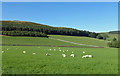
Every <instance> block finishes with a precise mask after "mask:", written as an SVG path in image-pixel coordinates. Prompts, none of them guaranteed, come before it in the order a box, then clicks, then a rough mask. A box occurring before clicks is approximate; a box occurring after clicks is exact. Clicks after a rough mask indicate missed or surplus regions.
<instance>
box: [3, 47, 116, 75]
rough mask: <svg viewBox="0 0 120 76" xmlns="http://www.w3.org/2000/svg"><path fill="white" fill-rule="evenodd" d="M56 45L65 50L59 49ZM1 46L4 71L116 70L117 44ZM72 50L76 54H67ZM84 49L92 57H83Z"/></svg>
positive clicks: (111, 72)
mask: <svg viewBox="0 0 120 76" xmlns="http://www.w3.org/2000/svg"><path fill="white" fill-rule="evenodd" d="M59 48H60V49H61V50H62V51H63V50H64V51H65V52H60V51H59ZM7 49H8V50H7ZM49 49H52V50H51V51H50V50H49ZM53 49H56V51H54V50H53ZM2 50H3V51H5V53H3V54H2V70H3V74H117V73H118V49H116V48H67V47H43V46H2ZM66 50H69V51H66ZM23 51H26V54H23V53H22V52H23ZM72 51H73V52H74V54H75V55H76V57H75V58H73V57H70V54H71V53H72ZM83 51H85V52H86V53H85V54H91V55H93V58H83V59H82V56H83V55H84V54H83V53H82V52H83ZM32 53H36V55H32ZM46 53H50V54H51V56H46V55H45V54H46ZM63 53H65V54H66V55H67V57H66V58H63V57H62V54H63Z"/></svg>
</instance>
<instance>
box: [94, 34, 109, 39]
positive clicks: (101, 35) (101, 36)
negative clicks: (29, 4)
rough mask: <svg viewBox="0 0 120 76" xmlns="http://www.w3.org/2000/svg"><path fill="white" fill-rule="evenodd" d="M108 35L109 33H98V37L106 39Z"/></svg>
mask: <svg viewBox="0 0 120 76" xmlns="http://www.w3.org/2000/svg"><path fill="white" fill-rule="evenodd" d="M108 37H109V36H108V35H107V34H104V33H102V34H98V35H97V37H96V38H97V39H103V40H106V39H107V38H108Z"/></svg>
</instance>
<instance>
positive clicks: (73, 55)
mask: <svg viewBox="0 0 120 76" xmlns="http://www.w3.org/2000/svg"><path fill="white" fill-rule="evenodd" d="M7 50H8V49H7ZM49 50H50V51H51V50H52V49H49ZM54 51H56V49H54ZM59 51H60V52H61V51H62V50H61V49H60V48H59ZM67 51H68V50H67ZM62 52H63V54H62V56H63V57H67V55H66V54H65V53H64V52H65V51H64V50H63V51H62ZM2 53H5V51H2ZM25 53H26V51H23V54H25ZM32 54H33V55H35V54H36V53H32ZM83 54H85V51H83ZM45 55H46V56H51V54H49V53H46V54H45ZM70 56H71V57H75V56H76V55H75V54H74V52H73V51H72V53H71V55H70ZM92 57H93V56H92V55H83V56H82V58H92Z"/></svg>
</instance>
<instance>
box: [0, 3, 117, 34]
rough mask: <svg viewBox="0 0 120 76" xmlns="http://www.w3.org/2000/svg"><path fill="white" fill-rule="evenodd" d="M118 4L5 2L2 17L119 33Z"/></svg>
mask: <svg viewBox="0 0 120 76" xmlns="http://www.w3.org/2000/svg"><path fill="white" fill-rule="evenodd" d="M117 5H118V3H117V2H91V3H89V2H71V3H69V2H66V3H63V2H58V3H57V2H50V3H48V2H30V3H29V2H10V3H7V2H3V3H2V9H3V10H2V13H3V14H2V16H3V17H2V18H3V20H19V21H30V22H35V23H40V24H45V25H49V26H53V27H67V28H74V29H78V30H86V31H91V32H108V31H115V30H118V19H117V17H118V6H117ZM41 10H42V11H41ZM104 27H105V28H104Z"/></svg>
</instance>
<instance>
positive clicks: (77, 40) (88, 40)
mask: <svg viewBox="0 0 120 76" xmlns="http://www.w3.org/2000/svg"><path fill="white" fill-rule="evenodd" d="M49 36H50V37H52V38H56V39H62V40H67V41H71V42H75V43H80V44H86V45H94V46H100V47H107V41H105V40H101V39H96V38H90V37H79V36H63V35H49Z"/></svg>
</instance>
